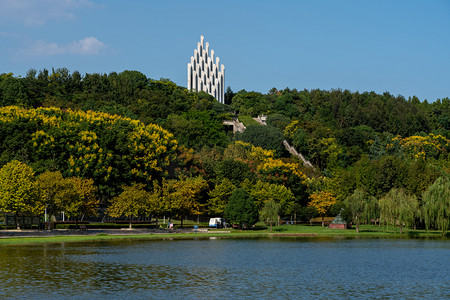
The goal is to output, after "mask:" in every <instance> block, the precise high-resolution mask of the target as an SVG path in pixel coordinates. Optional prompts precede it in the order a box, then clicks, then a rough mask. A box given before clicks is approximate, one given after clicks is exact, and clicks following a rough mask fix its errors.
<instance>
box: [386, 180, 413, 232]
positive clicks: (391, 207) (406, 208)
mask: <svg viewBox="0 0 450 300" xmlns="http://www.w3.org/2000/svg"><path fill="white" fill-rule="evenodd" d="M379 205H380V222H381V221H382V222H384V223H386V224H389V225H392V226H395V225H397V224H398V225H399V227H400V233H402V232H403V226H406V227H410V226H411V225H413V224H414V221H415V219H416V218H417V217H419V216H420V210H419V202H418V201H417V198H416V196H414V195H412V196H411V195H408V194H406V193H405V191H404V190H403V189H396V188H393V189H391V190H390V191H389V192H388V193H387V194H386V195H385V196H384V197H383V198H381V199H380V201H379Z"/></svg>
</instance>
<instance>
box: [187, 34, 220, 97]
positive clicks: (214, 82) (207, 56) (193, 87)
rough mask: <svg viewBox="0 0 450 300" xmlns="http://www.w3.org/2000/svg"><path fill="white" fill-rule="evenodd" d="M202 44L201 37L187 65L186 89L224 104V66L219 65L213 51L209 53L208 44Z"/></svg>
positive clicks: (202, 37)
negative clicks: (201, 93) (206, 95)
mask: <svg viewBox="0 0 450 300" xmlns="http://www.w3.org/2000/svg"><path fill="white" fill-rule="evenodd" d="M204 42H205V37H204V36H203V35H202V36H200V42H198V43H197V49H195V50H194V56H191V62H189V63H188V65H187V89H188V90H189V91H204V92H206V93H208V94H210V95H212V96H213V97H214V98H216V100H217V101H219V102H220V103H225V88H224V86H225V66H224V65H223V64H222V65H221V64H220V59H219V57H217V56H216V57H214V50H212V49H211V52H210V51H209V43H208V42H206V45H205V44H204ZM214 59H215V61H214Z"/></svg>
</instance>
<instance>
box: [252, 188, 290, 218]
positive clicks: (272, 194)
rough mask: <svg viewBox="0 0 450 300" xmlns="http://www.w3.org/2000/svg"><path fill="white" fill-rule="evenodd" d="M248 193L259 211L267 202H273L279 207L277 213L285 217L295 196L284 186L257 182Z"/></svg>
mask: <svg viewBox="0 0 450 300" xmlns="http://www.w3.org/2000/svg"><path fill="white" fill-rule="evenodd" d="M249 193H250V196H251V197H252V198H253V200H254V201H255V204H256V206H257V207H258V209H259V210H260V209H262V208H264V206H265V205H266V204H267V203H268V202H270V201H273V202H275V203H276V204H277V205H279V209H278V210H277V213H281V214H283V215H287V214H289V213H290V210H291V208H292V206H293V205H294V200H295V196H294V194H293V193H292V192H291V190H290V189H289V188H287V187H285V186H284V185H278V184H271V183H268V182H262V181H261V180H258V181H257V182H256V184H254V185H252V186H251V189H250V191H249Z"/></svg>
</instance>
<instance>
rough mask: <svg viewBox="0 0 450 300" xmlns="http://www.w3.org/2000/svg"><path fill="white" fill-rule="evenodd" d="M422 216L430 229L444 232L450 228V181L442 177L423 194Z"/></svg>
mask: <svg viewBox="0 0 450 300" xmlns="http://www.w3.org/2000/svg"><path fill="white" fill-rule="evenodd" d="M422 200H423V206H422V216H423V218H424V221H425V226H426V228H427V230H428V229H430V228H435V229H438V230H442V234H445V232H446V231H447V230H448V229H449V227H450V180H449V179H448V178H444V177H440V178H438V179H436V181H435V182H434V183H433V184H432V185H431V186H430V187H429V188H428V190H426V191H425V192H424V193H423V194H422Z"/></svg>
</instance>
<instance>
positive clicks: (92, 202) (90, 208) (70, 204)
mask: <svg viewBox="0 0 450 300" xmlns="http://www.w3.org/2000/svg"><path fill="white" fill-rule="evenodd" d="M64 181H65V188H64V190H63V191H62V192H61V196H60V197H58V198H57V200H58V201H57V206H59V207H60V209H61V210H63V211H64V212H65V214H66V215H67V216H69V217H74V218H75V221H76V226H77V227H78V219H79V217H80V216H81V220H83V218H84V216H96V215H97V207H98V204H99V201H98V199H97V198H96V191H97V188H96V187H95V186H94V181H93V180H92V179H84V178H80V177H70V178H66V179H64Z"/></svg>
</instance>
